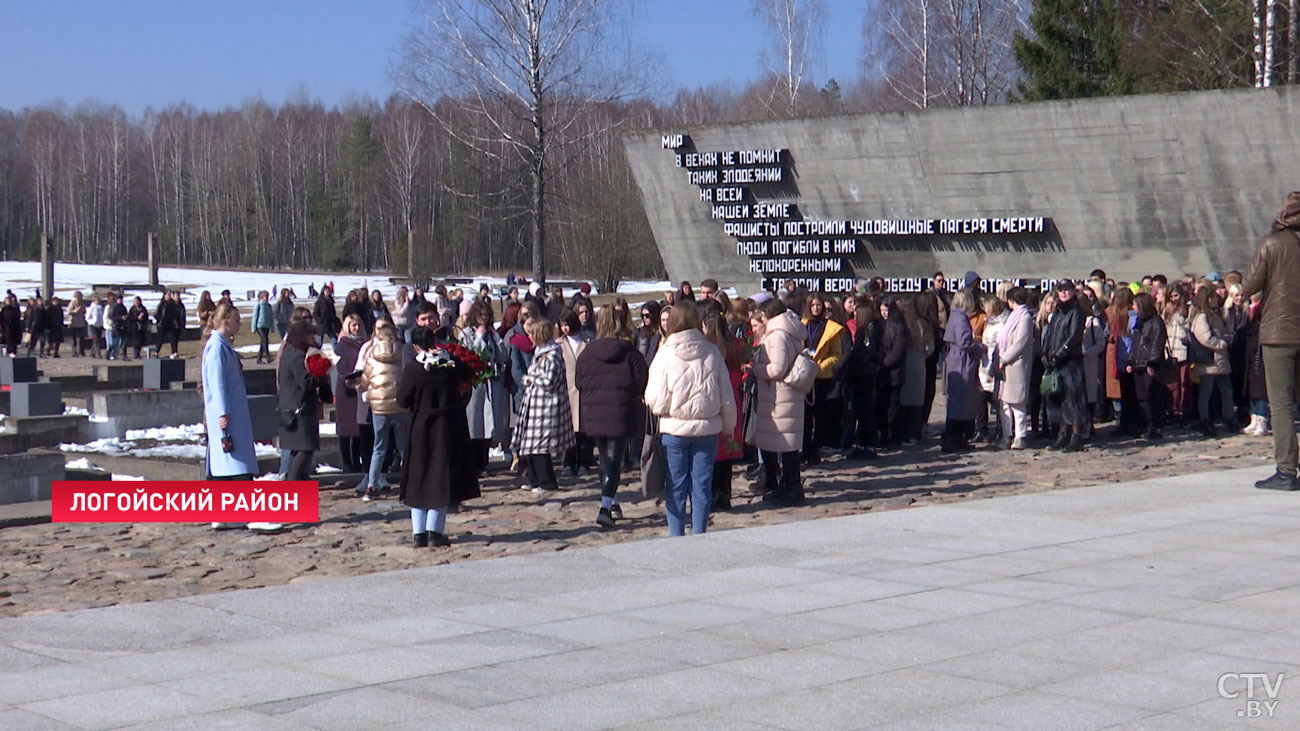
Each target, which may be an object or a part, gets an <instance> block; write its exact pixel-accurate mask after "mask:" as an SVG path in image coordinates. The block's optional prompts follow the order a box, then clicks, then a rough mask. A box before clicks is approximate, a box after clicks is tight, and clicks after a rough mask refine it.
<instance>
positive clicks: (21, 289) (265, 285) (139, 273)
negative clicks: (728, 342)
mask: <svg viewBox="0 0 1300 731" xmlns="http://www.w3.org/2000/svg"><path fill="white" fill-rule="evenodd" d="M388 278H389V274H387V273H383V272H372V273H370V274H329V275H321V274H303V273H298V272H272V271H261V270H220V269H188V268H181V267H161V268H160V269H159V270H158V281H159V282H160V283H161V284H163V285H165V286H168V287H173V288H175V287H184V288H185V294H184V301H185V307H186V308H187V312H188V313H189V315H190V319H191V322H193V321H194V309H195V306H196V305H197V304H198V301H199V295H201V294H202V293H203V291H204V290H207V291H208V292H211V293H212V298H213V299H214V300H215V299H218V298H220V296H221V291H222V290H224V289H229V290H230V293H231V296H232V297H233V298H234V300H235V302H236V303H237V304H241V305H250V304H251V301H250V300H249V299H248V292H249V290H253V291H255V292H256V291H260V290H263V289H264V290H266V291H267V292H270V291H272V290H273V289H274V288H279V289H284V288H285V287H289V288H292V289H293V291H294V293H295V294H296V295H297V297H298V301H299V302H302V301H303V300H304V298H306V297H307V289H308V286H309V285H313V284H314V285H315V286H316V288H317V289H320V287H321V285H323V284H325V283H326V282H333V283H334V288H335V290H336V291H338V292H346V291H348V290H351V289H356V288H358V287H366V288H367V289H378V290H379V291H381V292H383V293H384V298H385V299H386V300H389V301H391V300H392V299H393V297H394V296H395V295H396V294H397V287H395V286H393V285H392V284H390V283H389V281H388ZM464 278H467V279H472V280H473V281H474V284H473V285H465V286H464V287H462V288H463V289H464V290H465V292H466V294H467V295H470V296H473V294H474V293H476V292H477V291H478V287H479V285H480V284H487V285H489V286H491V287H493V288H496V287H503V286H505V283H506V280H505V279H504V278H502V277H489V276H473V275H470V276H467V277H464ZM148 281H149V270H148V268H147V267H144V266H125V265H118V264H62V263H59V264H55V266H54V292H55V295H57V296H58V297H59V298H60V299H62V300H64V301H65V302H66V301H67V300H69V299H71V298H72V293H73V292H75V291H77V290H81V292H82V294H84V295H85V296H87V297H89V296H90V294H91V291H92V289H93V286H92V285H95V284H112V285H131V284H137V285H140V284H144V283H146V282H148ZM40 284H41V265H40V262H33V261H0V290H12V291H13V293H14V294H16V295H18V297H19V298H20V299H24V300H25V299H27V298H28V297H30V296H32V294H34V293H35V291H36V290H38V289H39V288H40ZM666 289H672V284H671V283H669V282H651V281H635V282H623V283H621V284H620V285H619V287H618V291H619V293H620V294H628V295H635V294H638V293H661V292H663V291H664V290H666ZM136 294H138V295H140V298H141V299H142V300H143V301H144V304H145V305H146V306H147V307H149V310H150V312H152V311H153V309H154V308H155V307H157V305H158V300H159V299H160V297H161V295H159V294H158V293H155V292H131V291H128V292H127V295H128V297H133V296H135V295H136ZM129 302H130V301H129V300H128V304H129ZM337 302H338V304H339V305H340V306H341V305H342V300H341V299H338V300H337Z"/></svg>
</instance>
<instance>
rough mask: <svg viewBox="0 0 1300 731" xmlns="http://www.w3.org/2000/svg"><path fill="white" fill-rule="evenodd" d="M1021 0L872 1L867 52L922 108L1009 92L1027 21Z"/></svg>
mask: <svg viewBox="0 0 1300 731" xmlns="http://www.w3.org/2000/svg"><path fill="white" fill-rule="evenodd" d="M1024 18H1025V13H1024V6H1023V4H1022V0H897V2H878V3H875V4H874V5H872V6H870V7H869V8H868V10H867V15H866V18H865V20H864V31H865V36H866V37H867V39H868V41H867V42H868V45H867V48H866V53H865V60H866V62H867V65H868V66H874V67H876V69H877V70H878V72H879V73H880V75H881V77H882V78H883V79H884V81H885V83H886V85H887V86H888V88H889V89H890V91H892V92H893V93H894V94H895V95H896V96H897V97H898V98H899V99H901V100H903V101H904V102H905V103H906V104H907V105H908V106H911V107H913V108H916V109H927V108H929V107H932V106H971V105H985V104H995V103H1000V102H1002V101H1005V100H1006V97H1007V95H1008V94H1009V93H1010V91H1011V89H1012V88H1013V86H1014V84H1015V82H1016V80H1017V78H1018V76H1019V73H1020V72H1019V69H1018V67H1017V66H1016V62H1015V58H1014V56H1013V54H1012V51H1011V41H1012V38H1013V37H1014V36H1015V32H1016V31H1017V30H1023V29H1024V28H1025V20H1024Z"/></svg>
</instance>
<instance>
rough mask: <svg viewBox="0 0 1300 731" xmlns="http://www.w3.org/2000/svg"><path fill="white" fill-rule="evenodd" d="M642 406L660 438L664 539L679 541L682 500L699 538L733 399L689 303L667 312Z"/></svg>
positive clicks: (718, 356)
mask: <svg viewBox="0 0 1300 731" xmlns="http://www.w3.org/2000/svg"><path fill="white" fill-rule="evenodd" d="M645 403H646V408H647V409H649V410H650V413H652V414H654V415H655V416H658V417H659V430H660V432H661V433H662V435H663V437H662V438H663V450H664V463H665V466H666V467H667V468H668V491H667V493H666V494H665V495H664V508H665V512H666V513H667V518H668V534H669V535H671V536H680V535H685V532H686V498H687V496H688V495H689V496H690V501H691V518H690V520H691V533H694V534H700V533H703V532H704V531H705V530H706V529H707V528H708V526H709V508H710V501H711V500H712V493H713V462H714V459H715V458H716V457H717V453H718V435H719V434H721V433H723V432H728V433H730V432H731V431H732V430H733V429H734V428H735V425H736V398H735V395H734V394H733V393H732V389H731V377H730V376H729V375H728V374H727V363H726V360H724V359H723V357H722V351H720V350H718V346H716V345H714V344H713V343H711V342H709V339H708V338H706V337H705V336H704V333H703V332H701V331H700V315H699V309H698V308H697V307H696V306H695V305H694V303H692V302H689V301H688V302H683V303H681V304H679V305H677V306H676V307H674V308H673V312H672V315H671V316H670V317H669V319H668V339H667V340H665V341H664V342H663V343H662V344H661V345H660V346H659V352H658V354H656V355H655V360H654V362H653V363H651V364H650V374H649V379H648V381H647V383H646V389H645ZM800 426H801V427H802V423H801V424H800Z"/></svg>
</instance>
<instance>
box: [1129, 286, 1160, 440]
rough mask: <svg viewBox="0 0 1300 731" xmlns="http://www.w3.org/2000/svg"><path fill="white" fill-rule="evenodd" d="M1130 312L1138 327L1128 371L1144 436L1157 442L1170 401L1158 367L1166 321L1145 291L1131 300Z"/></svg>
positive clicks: (1134, 334) (1134, 335)
mask: <svg viewBox="0 0 1300 731" xmlns="http://www.w3.org/2000/svg"><path fill="white" fill-rule="evenodd" d="M1133 309H1134V310H1137V313H1138V325H1137V330H1136V331H1135V332H1134V333H1133V350H1132V352H1131V353H1129V357H1128V372H1129V373H1132V374H1133V383H1134V385H1135V386H1136V387H1137V399H1138V407H1139V408H1141V409H1142V416H1143V417H1144V418H1145V419H1146V434H1145V436H1146V438H1147V439H1160V438H1161V435H1160V426H1161V424H1162V423H1163V422H1164V416H1165V411H1166V410H1167V409H1168V401H1167V399H1168V398H1169V389H1167V388H1166V387H1165V384H1164V383H1162V382H1161V380H1160V367H1161V365H1162V364H1163V363H1164V361H1165V357H1166V352H1165V345H1166V343H1167V337H1168V336H1167V334H1166V332H1165V321H1164V320H1163V319H1161V318H1160V316H1159V314H1157V312H1156V304H1155V300H1154V299H1153V298H1152V297H1151V295H1149V294H1147V293H1146V292H1139V293H1138V294H1137V295H1136V296H1135V297H1133Z"/></svg>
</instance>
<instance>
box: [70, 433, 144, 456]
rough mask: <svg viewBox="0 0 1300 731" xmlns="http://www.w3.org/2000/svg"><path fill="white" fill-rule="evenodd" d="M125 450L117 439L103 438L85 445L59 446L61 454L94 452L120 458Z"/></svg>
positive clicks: (123, 444)
mask: <svg viewBox="0 0 1300 731" xmlns="http://www.w3.org/2000/svg"><path fill="white" fill-rule="evenodd" d="M125 449H127V446H126V444H125V443H124V442H123V441H122V440H121V439H118V438H117V437H105V438H103V439H96V440H95V441H93V442H86V443H85V444H68V443H64V444H60V445H59V450H60V451H63V452H95V453H99V454H107V455H109V456H113V457H116V456H120V455H121V454H122V452H123V451H124V450H125Z"/></svg>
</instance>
